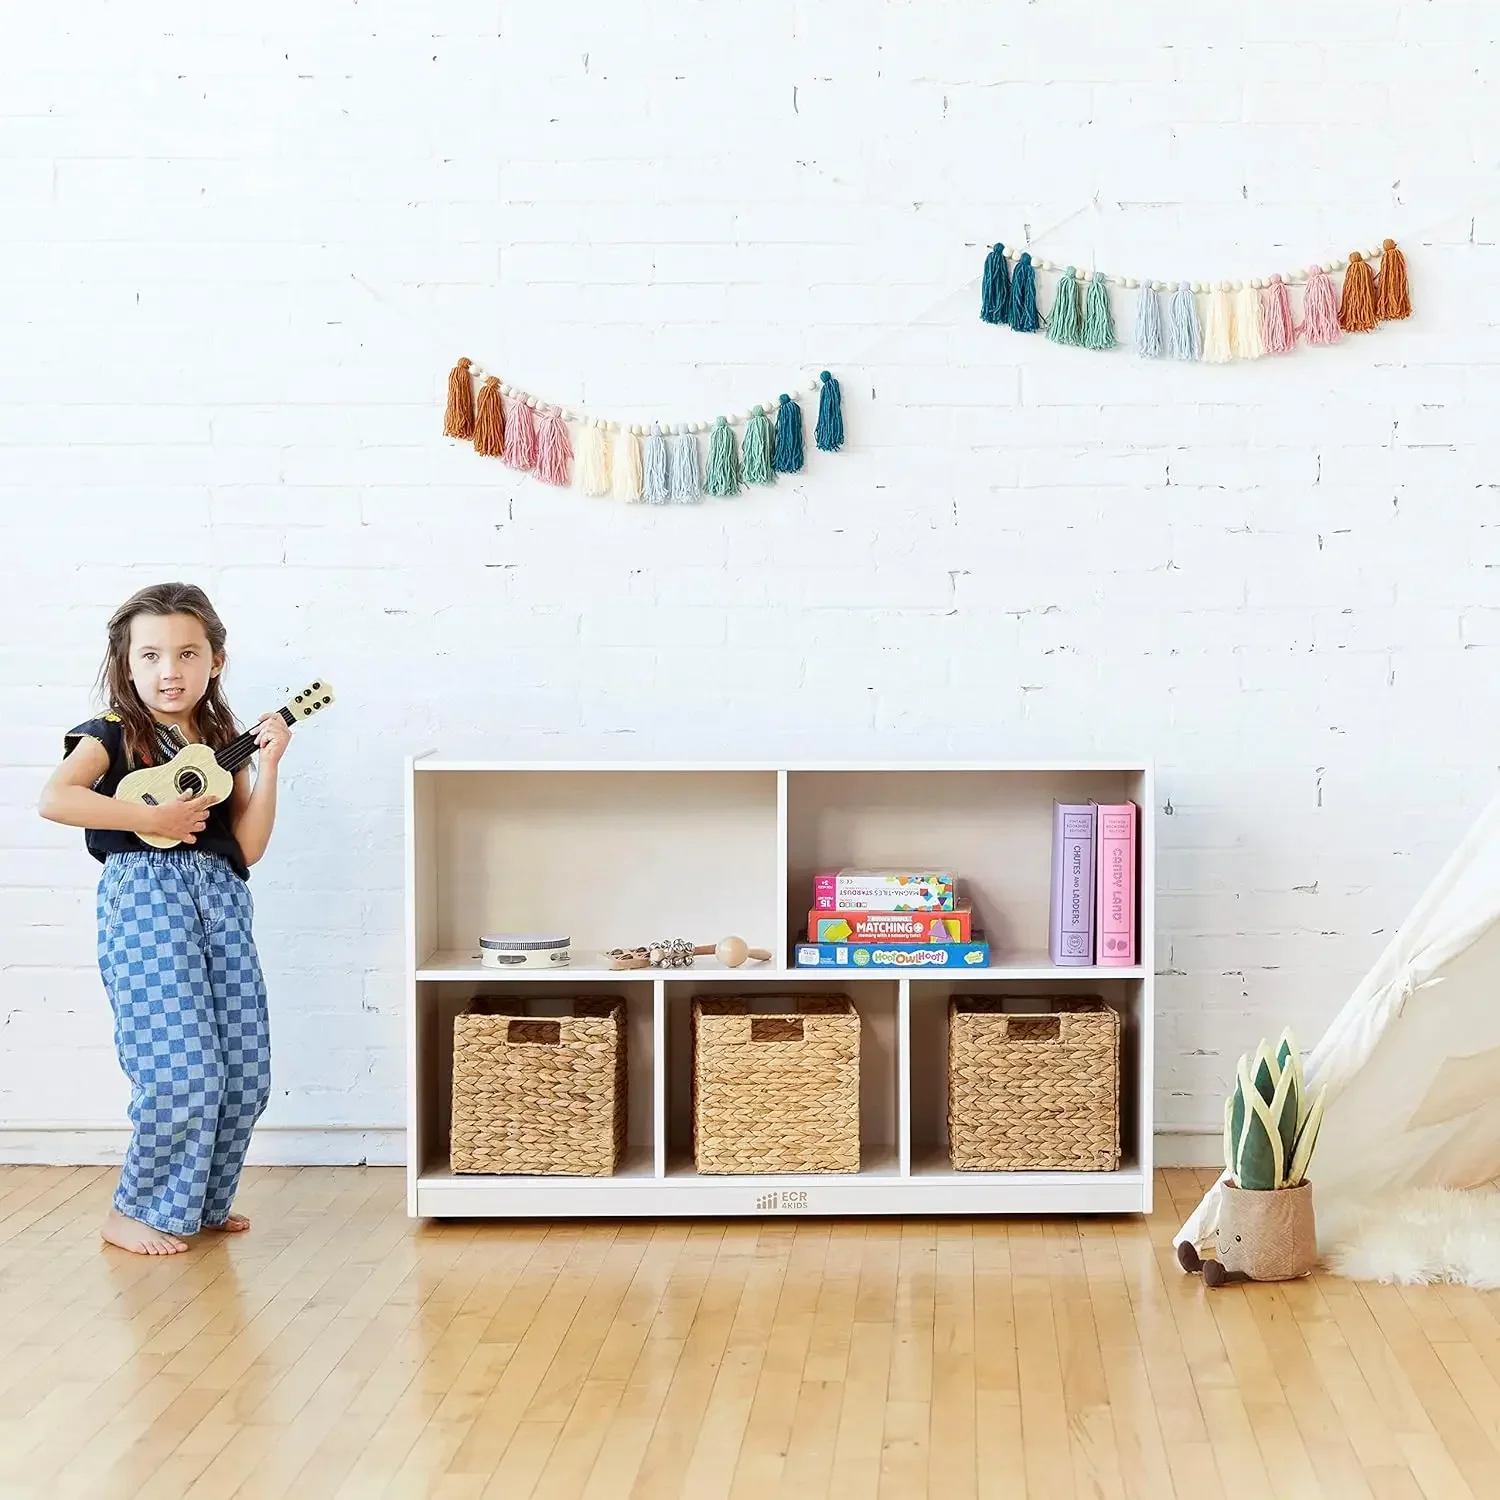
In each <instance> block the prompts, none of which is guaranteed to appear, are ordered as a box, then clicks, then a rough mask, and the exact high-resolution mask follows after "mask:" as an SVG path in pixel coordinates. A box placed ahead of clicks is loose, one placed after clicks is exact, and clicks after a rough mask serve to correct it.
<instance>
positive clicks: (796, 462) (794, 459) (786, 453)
mask: <svg viewBox="0 0 1500 1500" xmlns="http://www.w3.org/2000/svg"><path fill="white" fill-rule="evenodd" d="M771 467H772V468H773V469H775V470H776V472H777V473H778V474H799V473H801V471H802V408H801V407H800V406H798V405H797V403H796V402H795V401H793V400H792V398H791V397H790V396H789V395H787V393H786V392H785V391H783V392H782V393H781V400H780V401H779V402H778V403H777V406H776V447H775V450H774V451H773V452H772V454H771Z"/></svg>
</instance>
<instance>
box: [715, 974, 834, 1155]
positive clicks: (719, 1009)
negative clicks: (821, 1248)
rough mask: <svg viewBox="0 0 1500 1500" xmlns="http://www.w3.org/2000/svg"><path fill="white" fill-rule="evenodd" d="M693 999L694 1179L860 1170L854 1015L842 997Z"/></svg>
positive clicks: (827, 995) (731, 996)
mask: <svg viewBox="0 0 1500 1500" xmlns="http://www.w3.org/2000/svg"><path fill="white" fill-rule="evenodd" d="M782 998H785V999H788V1000H793V1001H795V1004H796V1010H795V1011H790V1012H787V1013H785V1014H779V1015H752V1014H751V1013H750V1006H749V1003H748V1002H747V1001H746V1000H745V999H743V998H742V997H740V996H734V995H730V996H715V997H714V998H712V999H709V998H706V997H703V996H700V997H698V998H697V999H695V1000H694V1001H693V1159H694V1161H695V1162H696V1163H697V1167H698V1170H699V1171H700V1172H742V1173H747V1174H751V1175H756V1176H759V1175H763V1174H765V1173H770V1172H857V1171H859V1012H858V1011H856V1010H855V1009H854V1006H853V1005H852V1004H851V1003H850V1001H849V997H848V996H847V995H829V994H819V995H796V996H786V997H781V996H778V997H777V999H778V1000H780V999H782Z"/></svg>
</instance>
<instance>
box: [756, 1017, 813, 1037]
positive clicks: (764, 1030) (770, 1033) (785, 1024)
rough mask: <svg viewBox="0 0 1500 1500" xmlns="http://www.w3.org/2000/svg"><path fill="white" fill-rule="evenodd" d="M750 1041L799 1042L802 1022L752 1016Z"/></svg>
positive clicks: (783, 1018)
mask: <svg viewBox="0 0 1500 1500" xmlns="http://www.w3.org/2000/svg"><path fill="white" fill-rule="evenodd" d="M750 1040H751V1041H752V1042H800V1041H801V1040H802V1022H801V1021H793V1020H787V1019H786V1018H785V1017H782V1016H752V1017H751V1020H750Z"/></svg>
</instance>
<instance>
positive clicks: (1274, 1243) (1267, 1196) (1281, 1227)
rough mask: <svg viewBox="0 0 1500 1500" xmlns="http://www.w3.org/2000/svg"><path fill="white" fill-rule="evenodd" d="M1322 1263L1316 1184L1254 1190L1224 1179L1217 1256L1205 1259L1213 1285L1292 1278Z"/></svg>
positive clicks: (1207, 1278) (1205, 1270)
mask: <svg viewBox="0 0 1500 1500" xmlns="http://www.w3.org/2000/svg"><path fill="white" fill-rule="evenodd" d="M1317 1264H1318V1230H1317V1220H1316V1218H1315V1217H1314V1214H1313V1196H1312V1183H1310V1182H1303V1183H1300V1184H1299V1185H1298V1186H1297V1187H1294V1188H1273V1189H1270V1190H1267V1191H1252V1190H1250V1189H1248V1188H1239V1187H1235V1186H1234V1185H1233V1184H1232V1183H1229V1182H1224V1183H1220V1184H1219V1228H1218V1244H1217V1259H1216V1260H1205V1261H1204V1262H1203V1280H1204V1281H1205V1282H1206V1283H1207V1284H1208V1285H1209V1286H1220V1285H1222V1284H1223V1283H1224V1282H1226V1281H1292V1280H1295V1279H1296V1278H1297V1277H1299V1276H1306V1275H1308V1274H1309V1273H1310V1272H1311V1271H1313V1270H1314V1269H1315V1268H1316V1266H1317Z"/></svg>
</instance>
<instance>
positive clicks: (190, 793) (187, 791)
mask: <svg viewBox="0 0 1500 1500" xmlns="http://www.w3.org/2000/svg"><path fill="white" fill-rule="evenodd" d="M177 790H178V791H179V792H181V793H182V795H183V796H184V797H197V796H199V795H200V794H201V793H202V791H203V778H202V777H201V776H200V775H199V774H198V773H197V772H196V771H184V772H182V774H181V775H180V776H178V778H177Z"/></svg>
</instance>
